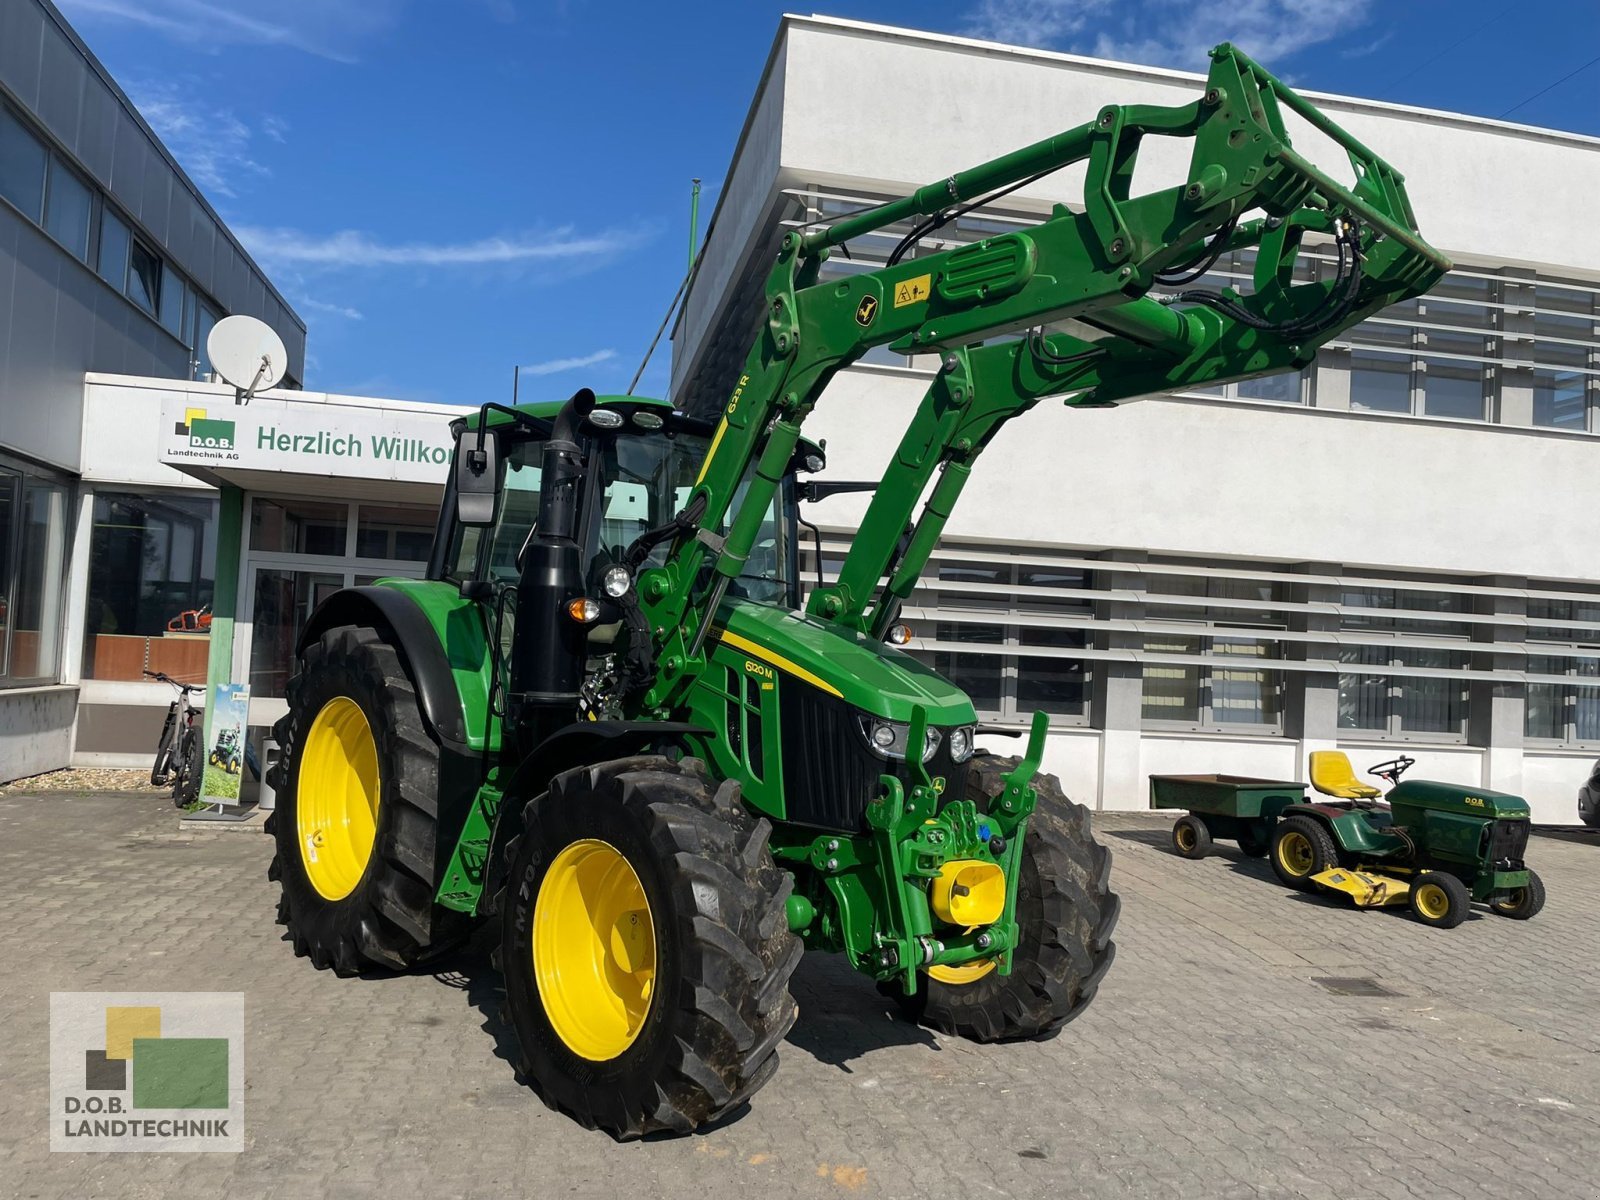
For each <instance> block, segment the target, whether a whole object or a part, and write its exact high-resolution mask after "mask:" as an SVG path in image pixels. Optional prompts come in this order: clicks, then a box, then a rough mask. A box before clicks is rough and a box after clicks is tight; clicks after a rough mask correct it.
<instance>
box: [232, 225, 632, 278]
mask: <svg viewBox="0 0 1600 1200" xmlns="http://www.w3.org/2000/svg"><path fill="white" fill-rule="evenodd" d="M234 232H235V233H237V234H238V235H239V239H240V240H241V241H242V242H244V244H245V245H246V246H247V247H248V248H249V250H250V253H251V254H253V255H254V256H255V257H256V258H258V259H260V260H261V261H262V262H263V263H266V264H286V263H287V264H299V265H302V266H307V267H346V268H353V267H461V266H481V265H485V264H493V263H513V264H515V263H537V262H569V263H571V262H584V261H585V260H599V259H605V258H609V257H611V256H612V255H614V254H617V253H618V252H620V251H622V250H625V249H627V248H628V247H630V246H633V245H635V244H637V243H638V242H639V241H640V240H641V235H640V234H638V233H632V232H627V231H620V230H611V231H606V232H602V233H594V234H577V233H575V232H574V231H573V229H572V228H571V227H570V226H563V227H561V228H558V229H552V230H548V231H545V232H542V233H521V234H513V235H510V236H506V237H488V238H479V239H478V240H476V241H470V242H384V241H380V240H379V239H377V238H375V237H373V236H372V235H371V234H369V233H363V232H361V231H360V230H355V229H345V230H340V231H339V232H337V233H329V234H314V233H305V232H303V231H301V230H297V229H283V228H267V227H264V226H252V225H236V226H234Z"/></svg>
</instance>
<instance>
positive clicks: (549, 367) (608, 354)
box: [517, 350, 617, 375]
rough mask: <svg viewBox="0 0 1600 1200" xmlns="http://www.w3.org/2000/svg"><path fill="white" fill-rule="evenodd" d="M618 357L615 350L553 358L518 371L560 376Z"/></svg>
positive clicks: (520, 368) (525, 373) (526, 373)
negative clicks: (578, 356) (577, 356)
mask: <svg viewBox="0 0 1600 1200" xmlns="http://www.w3.org/2000/svg"><path fill="white" fill-rule="evenodd" d="M616 356H617V352H616V351H615V350H596V351H595V352H594V353H593V354H585V355H583V357H581V358H552V359H550V360H549V361H548V362H542V363H534V364H532V365H531V366H526V367H518V368H517V370H518V372H520V373H521V374H523V375H558V374H560V373H561V372H562V371H576V370H579V369H580V368H582V367H592V366H594V365H595V364H596V363H603V362H609V361H610V360H611V359H613V358H615V357H616Z"/></svg>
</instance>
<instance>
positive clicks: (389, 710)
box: [267, 625, 468, 975]
mask: <svg viewBox="0 0 1600 1200" xmlns="http://www.w3.org/2000/svg"><path fill="white" fill-rule="evenodd" d="M288 701H289V711H288V713H287V714H286V715H285V716H284V717H283V718H282V719H281V720H280V721H279V722H278V723H277V725H276V726H274V727H273V736H274V737H275V738H277V740H278V744H279V746H281V747H282V749H283V753H282V756H281V757H280V759H279V760H278V764H277V766H276V767H275V768H274V769H273V777H272V779H271V780H270V782H271V784H272V786H273V787H274V788H275V789H276V790H277V796H278V809H277V813H276V814H275V816H274V819H273V826H274V831H275V834H276V839H277V853H276V854H275V855H274V857H273V860H272V865H271V867H270V868H268V871H267V878H269V879H275V880H277V881H278V882H279V883H280V884H281V886H282V889H283V890H282V894H281V895H280V896H279V899H278V923H279V924H281V925H284V926H287V927H288V931H289V937H290V940H291V941H292V942H293V944H294V951H295V953H296V954H298V955H301V956H303V957H308V958H310V959H311V962H312V964H313V965H314V966H316V967H317V968H318V969H326V968H330V967H331V968H332V969H333V971H334V972H335V973H336V974H339V975H353V974H355V973H357V972H358V971H361V970H364V969H366V968H369V967H384V968H395V969H399V968H404V967H408V966H410V965H412V964H413V963H415V962H417V961H418V960H419V959H420V958H421V957H422V956H423V955H424V953H425V952H427V951H429V950H437V949H440V948H442V947H443V946H446V945H449V944H452V943H453V942H454V941H455V940H456V939H457V938H458V937H459V936H461V935H462V934H463V933H465V932H466V930H467V928H468V922H467V918H466V917H465V916H464V915H463V914H460V913H455V912H452V911H450V910H448V909H443V908H440V907H438V906H437V905H435V904H434V902H433V898H434V893H435V892H436V891H437V889H438V872H439V869H440V868H439V855H438V850H439V847H438V820H437V816H438V795H439V748H438V746H437V745H436V744H435V743H434V741H433V739H432V737H431V736H430V735H429V733H428V730H427V727H426V726H425V725H424V724H423V720H422V712H421V708H420V706H419V705H418V703H417V694H416V691H415V690H414V689H413V687H412V685H411V681H410V679H409V678H408V677H407V675H406V673H405V668H404V667H403V666H402V665H401V662H400V655H399V653H398V652H397V651H396V650H395V648H394V647H393V646H391V645H388V644H387V643H386V642H384V641H383V639H382V637H381V636H380V635H379V634H378V632H377V630H375V629H370V628H368V627H366V626H358V625H340V626H337V627H336V628H333V629H330V630H328V631H327V632H326V633H324V634H323V635H322V637H321V638H320V639H318V640H317V641H316V642H314V643H312V644H311V645H310V646H308V647H307V648H306V651H305V653H304V655H303V656H302V658H301V669H300V673H299V674H298V675H296V676H295V677H294V678H293V679H291V680H290V681H289V686H288Z"/></svg>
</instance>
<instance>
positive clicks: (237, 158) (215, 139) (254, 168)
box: [125, 79, 288, 196]
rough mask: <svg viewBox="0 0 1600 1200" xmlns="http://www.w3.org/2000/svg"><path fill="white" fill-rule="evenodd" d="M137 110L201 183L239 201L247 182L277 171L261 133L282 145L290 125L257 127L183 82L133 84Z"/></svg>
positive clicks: (268, 122)
mask: <svg viewBox="0 0 1600 1200" xmlns="http://www.w3.org/2000/svg"><path fill="white" fill-rule="evenodd" d="M125 90H126V91H127V93H128V98H129V99H130V100H132V101H133V106H134V107H135V108H137V109H138V110H139V113H140V115H141V116H143V117H144V119H145V121H146V122H147V123H148V124H149V126H150V128H151V129H153V130H155V133H156V136H157V137H159V138H160V139H161V140H162V142H163V143H165V145H166V147H167V149H168V150H170V151H172V155H173V157H174V158H176V159H177V160H178V162H179V164H180V165H181V166H182V167H183V169H184V170H185V171H187V172H188V173H189V176H190V178H192V179H193V180H194V181H195V182H196V183H198V184H199V185H200V186H201V187H202V188H203V189H205V190H206V191H207V192H209V193H212V194H213V195H221V196H233V195H236V194H237V188H238V186H239V185H240V184H241V182H242V181H245V180H248V179H252V178H254V179H264V178H266V177H268V176H270V175H271V174H272V170H271V168H270V167H268V166H267V165H266V164H265V163H264V162H262V161H261V158H262V157H265V156H263V155H260V154H259V152H258V151H257V149H256V146H255V138H256V134H257V133H258V132H260V133H264V134H266V136H268V137H269V138H271V139H272V140H273V141H276V142H282V141H283V140H284V133H285V131H286V130H287V129H288V126H287V125H286V124H285V123H284V122H282V121H280V120H278V119H276V118H274V117H265V118H263V119H262V120H261V122H260V125H259V126H256V127H253V126H251V125H250V124H249V123H248V122H246V121H244V120H243V119H241V118H240V117H238V116H237V115H236V114H235V113H234V112H233V110H231V109H228V108H217V107H214V106H212V105H210V104H208V103H206V102H205V100H203V99H202V94H203V93H202V91H201V89H200V88H198V87H196V86H193V85H191V84H189V83H186V82H183V81H181V80H171V79H167V80H141V79H133V80H130V81H129V82H128V83H127V85H126V88H125Z"/></svg>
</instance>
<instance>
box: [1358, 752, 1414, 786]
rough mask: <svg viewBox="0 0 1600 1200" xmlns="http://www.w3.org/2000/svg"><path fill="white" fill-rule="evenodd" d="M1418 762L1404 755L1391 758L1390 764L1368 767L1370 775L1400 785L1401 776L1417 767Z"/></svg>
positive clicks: (1382, 763)
mask: <svg viewBox="0 0 1600 1200" xmlns="http://www.w3.org/2000/svg"><path fill="white" fill-rule="evenodd" d="M1416 762H1417V760H1416V759H1414V758H1410V757H1408V756H1407V755H1404V754H1402V755H1401V756H1400V757H1399V758H1391V759H1390V760H1389V761H1388V762H1381V763H1379V764H1378V765H1377V766H1375V767H1368V768H1367V774H1368V775H1376V776H1377V777H1378V778H1379V779H1382V780H1384V781H1385V782H1387V783H1398V782H1399V781H1400V776H1402V775H1404V774H1405V773H1406V772H1407V771H1409V770H1410V769H1411V768H1412V767H1414V766H1415V765H1416Z"/></svg>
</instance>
